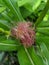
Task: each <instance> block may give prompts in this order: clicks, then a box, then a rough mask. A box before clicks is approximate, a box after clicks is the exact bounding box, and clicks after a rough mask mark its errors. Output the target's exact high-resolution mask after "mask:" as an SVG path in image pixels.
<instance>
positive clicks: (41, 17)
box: [35, 0, 49, 26]
mask: <svg viewBox="0 0 49 65" xmlns="http://www.w3.org/2000/svg"><path fill="white" fill-rule="evenodd" d="M48 9H49V0H47V3H46V6H45V8H44V9H43V11H42V12H41V14H40V16H39V18H38V19H37V21H36V22H35V26H38V25H39V23H40V22H41V21H42V20H43V18H44V16H45V15H46V13H47V11H48Z"/></svg>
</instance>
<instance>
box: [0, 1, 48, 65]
mask: <svg viewBox="0 0 49 65" xmlns="http://www.w3.org/2000/svg"><path fill="white" fill-rule="evenodd" d="M48 2H49V1H48ZM46 3H47V0H0V51H8V52H9V51H10V52H9V53H8V56H12V57H13V56H14V55H13V53H11V51H17V52H16V56H17V57H15V58H16V59H17V58H18V61H19V64H20V65H49V11H48V12H47V14H46V16H45V17H44V19H43V20H42V21H41V22H40V21H39V22H40V23H39V24H38V26H37V27H36V41H35V44H36V45H33V46H32V47H31V48H28V49H26V48H24V47H23V46H22V45H20V42H19V40H16V39H15V38H12V37H10V30H11V28H12V27H13V26H15V23H17V22H18V21H32V23H34V24H36V21H38V19H39V18H38V17H40V18H41V17H42V16H40V14H41V12H42V11H43V9H44V7H45V5H46ZM47 8H48V6H47ZM47 8H46V9H47ZM44 15H45V12H43V16H44ZM6 54H7V53H6ZM4 55H5V53H4V52H3V53H0V63H1V61H2V60H3V57H4ZM16 59H15V61H16V62H18V61H17V60H16ZM9 60H10V59H9ZM9 60H8V61H7V64H8V63H9ZM7 64H5V65H7ZM10 64H11V63H9V64H8V65H10ZM13 65H14V64H13ZM16 65H18V64H16Z"/></svg>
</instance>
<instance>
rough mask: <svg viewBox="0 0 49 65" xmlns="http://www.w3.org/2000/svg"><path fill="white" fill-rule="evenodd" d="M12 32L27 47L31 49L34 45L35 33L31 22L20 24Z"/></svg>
mask: <svg viewBox="0 0 49 65" xmlns="http://www.w3.org/2000/svg"><path fill="white" fill-rule="evenodd" d="M11 32H12V35H13V36H15V37H16V38H18V39H20V40H21V43H22V44H23V45H24V46H25V47H30V46H32V44H34V41H35V31H34V29H33V27H32V23H31V22H19V23H18V24H17V27H15V28H13V29H12V31H11Z"/></svg>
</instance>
